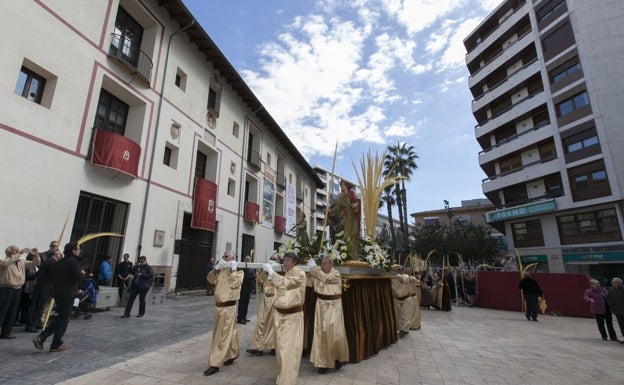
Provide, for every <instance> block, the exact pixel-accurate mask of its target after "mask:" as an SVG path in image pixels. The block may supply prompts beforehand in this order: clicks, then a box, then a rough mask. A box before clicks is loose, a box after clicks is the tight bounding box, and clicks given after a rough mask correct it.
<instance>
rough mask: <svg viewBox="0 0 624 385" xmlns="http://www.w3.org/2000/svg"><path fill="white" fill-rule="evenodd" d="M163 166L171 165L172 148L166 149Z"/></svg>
mask: <svg viewBox="0 0 624 385" xmlns="http://www.w3.org/2000/svg"><path fill="white" fill-rule="evenodd" d="M163 164H164V165H166V166H169V165H170V164H171V148H169V147H165V154H164V158H163Z"/></svg>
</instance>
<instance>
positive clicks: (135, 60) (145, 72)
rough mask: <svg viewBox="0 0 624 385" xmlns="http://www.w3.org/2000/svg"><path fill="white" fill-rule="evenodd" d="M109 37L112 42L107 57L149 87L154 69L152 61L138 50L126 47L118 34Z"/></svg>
mask: <svg viewBox="0 0 624 385" xmlns="http://www.w3.org/2000/svg"><path fill="white" fill-rule="evenodd" d="M111 35H112V40H111V46H110V50H109V51H108V56H109V57H111V58H113V59H115V60H116V61H118V62H119V63H120V64H121V65H123V66H124V67H126V68H127V69H128V70H129V71H130V73H131V74H132V75H136V76H137V77H138V78H139V79H141V80H143V81H144V82H145V83H147V85H149V84H150V81H151V79H152V68H153V67H154V64H153V63H152V59H151V58H150V57H149V56H148V55H147V54H146V53H145V52H143V50H141V49H140V48H133V47H132V45H131V46H129V47H126V46H125V45H124V44H123V38H122V36H121V35H120V34H118V33H112V34H111ZM114 42H118V44H119V45H115V44H114Z"/></svg>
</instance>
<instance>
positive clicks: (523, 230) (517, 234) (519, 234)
mask: <svg viewBox="0 0 624 385" xmlns="http://www.w3.org/2000/svg"><path fill="white" fill-rule="evenodd" d="M511 230H512V233H513V239H514V246H515V247H535V246H544V234H543V233H542V223H541V222H540V221H539V220H534V221H527V222H519V223H512V224H511Z"/></svg>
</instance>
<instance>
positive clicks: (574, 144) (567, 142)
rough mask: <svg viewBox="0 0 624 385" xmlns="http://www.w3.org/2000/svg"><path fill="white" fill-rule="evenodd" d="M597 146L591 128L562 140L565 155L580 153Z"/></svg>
mask: <svg viewBox="0 0 624 385" xmlns="http://www.w3.org/2000/svg"><path fill="white" fill-rule="evenodd" d="M597 144H598V135H597V134H596V129H595V128H591V129H589V130H585V131H583V132H580V133H578V134H576V135H573V136H571V137H569V138H565V139H564V140H563V145H564V147H565V151H566V153H571V152H575V151H580V150H582V149H584V148H588V147H591V146H595V145H597Z"/></svg>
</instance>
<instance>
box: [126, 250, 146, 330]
mask: <svg viewBox="0 0 624 385" xmlns="http://www.w3.org/2000/svg"><path fill="white" fill-rule="evenodd" d="M130 274H132V276H133V278H132V283H131V284H130V290H129V294H130V295H129V297H128V304H127V305H126V310H125V311H124V314H123V315H122V316H121V318H128V317H130V311H132V305H134V300H135V299H136V297H137V295H138V296H139V314H138V315H137V317H139V318H140V317H143V316H144V315H145V296H146V295H147V292H148V291H149V289H150V287H152V284H153V283H154V270H153V269H152V267H151V266H150V265H148V264H147V257H145V256H144V255H142V256H140V257H139V261H138V262H137V264H136V265H135V266H134V267H133V268H132V271H131V273H130Z"/></svg>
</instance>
